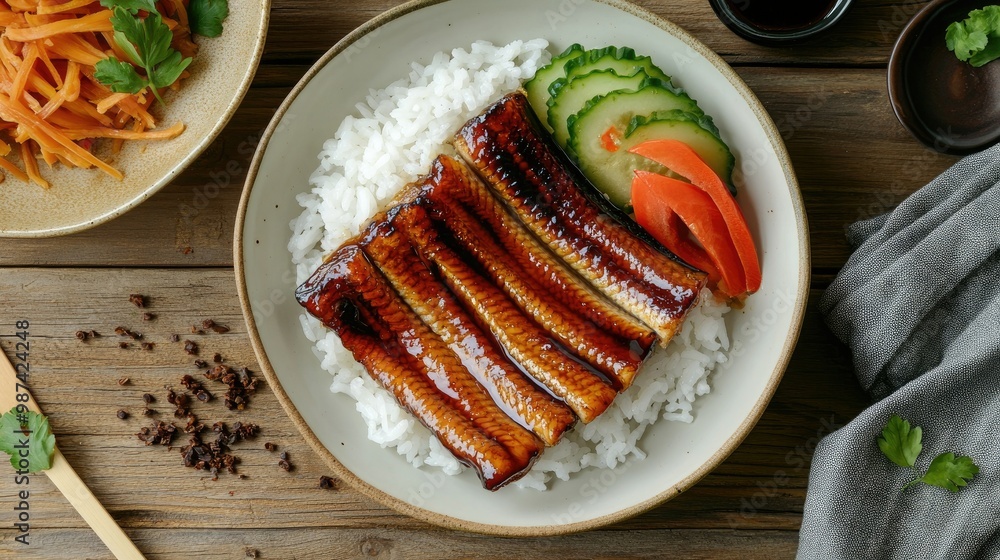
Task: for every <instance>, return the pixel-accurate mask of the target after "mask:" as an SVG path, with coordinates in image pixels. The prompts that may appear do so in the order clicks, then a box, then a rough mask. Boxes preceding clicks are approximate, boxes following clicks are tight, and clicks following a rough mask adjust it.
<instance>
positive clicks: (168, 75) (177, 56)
mask: <svg viewBox="0 0 1000 560" xmlns="http://www.w3.org/2000/svg"><path fill="white" fill-rule="evenodd" d="M189 64H191V59H190V58H183V55H181V53H179V52H177V51H173V52H172V53H171V54H170V55H169V56H168V57H167V59H166V60H164V61H162V63H161V64H160V68H159V69H158V70H157V72H156V73H155V74H153V87H158V88H165V87H170V84H172V83H174V82H176V81H177V78H179V77H180V76H181V72H183V71H184V69H185V68H187V67H188V65H189Z"/></svg>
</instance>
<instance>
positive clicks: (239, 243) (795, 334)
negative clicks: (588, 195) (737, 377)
mask: <svg viewBox="0 0 1000 560" xmlns="http://www.w3.org/2000/svg"><path fill="white" fill-rule="evenodd" d="M450 1H454V0H411V1H410V2H407V3H405V4H401V5H399V6H397V7H395V8H392V9H390V10H388V11H385V12H383V13H382V14H380V15H378V16H376V17H375V18H373V19H371V20H369V21H368V22H366V23H364V24H362V25H361V26H360V27H358V28H357V29H355V30H354V31H352V32H350V33H349V34H347V35H346V36H344V37H343V38H342V39H341V40H340V41H338V42H337V43H336V44H335V45H334V46H333V47H332V48H331V49H330V50H329V51H327V52H326V53H325V54H324V55H323V56H322V57H320V59H319V60H318V61H316V63H315V64H314V65H313V66H312V67H311V68H310V69H309V71H308V72H306V74H305V75H304V76H303V77H302V79H301V80H299V82H298V83H297V84H296V85H295V87H294V88H293V89H292V91H291V92H290V93H289V94H288V97H286V98H285V100H284V101H283V102H282V104H281V106H280V107H279V108H278V110H277V112H275V114H274V116H273V117H272V119H271V122H270V123H269V124H268V126H267V129H266V130H265V131H264V135H263V136H262V137H261V140H260V143H259V144H258V146H257V151H256V153H254V158H253V161H252V162H251V164H250V169H249V171H248V173H247V178H246V183H245V184H244V187H243V194H242V196H241V197H240V206H239V210H238V212H237V214H236V230H235V234H234V236H233V256H234V263H233V264H234V268H235V272H236V288H237V292H238V294H239V298H240V306H241V308H242V310H243V318H244V320H245V321H246V323H247V333H248V334H249V335H250V341H251V343H252V344H253V349H254V353H255V354H256V355H257V361H258V363H259V364H260V367H261V369H262V370H263V373H264V376H265V378H267V382H268V384H269V385H270V387H271V390H272V391H274V393H275V396H277V398H278V401H279V402H280V403H281V406H282V408H284V409H285V413H286V414H288V417H289V418H291V420H292V422H293V423H294V424H295V426H296V427H297V428H298V429H299V432H301V433H302V435H303V437H304V438H305V439H306V441H307V442H308V443H309V445H310V446H311V447H312V448H313V451H315V452H316V453H317V454H318V455H319V456H320V457H322V458H323V459H324V460H325V461H326V463H327V465H329V467H330V468H331V469H332V470H333V471H334V473H335V474H336V475H337V476H338V477H339V478H341V479H342V480H344V481H346V482H347V483H348V484H350V485H351V486H352V487H353V488H355V489H357V490H358V491H360V492H361V493H362V494H364V495H366V496H368V497H369V498H372V499H373V500H376V501H378V502H380V503H382V504H384V505H386V506H389V507H391V508H393V509H395V510H396V511H399V512H402V513H405V514H407V515H409V516H411V517H414V518H417V519H420V520H422V521H426V522H428V523H433V524H435V525H440V526H443V527H448V528H451V529H458V530H463V531H471V532H474V533H482V534H488V535H498V536H505V537H543V536H556V535H564V534H570V533H579V532H582V531H589V530H592V529H597V528H599V527H604V526H606V525H611V524H613V523H618V522H620V521H624V520H626V519H629V518H632V517H635V516H637V515H639V514H642V513H645V512H647V511H649V510H651V509H653V508H654V507H656V506H658V505H660V504H662V503H664V502H666V501H668V500H670V499H672V498H674V497H676V496H678V495H680V494H681V493H683V492H684V491H685V490H687V489H688V488H690V487H691V486H693V485H694V484H695V483H697V482H698V481H699V480H701V479H702V478H704V477H705V475H707V474H708V473H710V472H711V471H713V470H715V469H716V468H717V467H718V466H719V465H720V464H721V463H722V462H723V461H725V460H726V458H727V457H729V455H730V454H732V452H733V451H735V450H736V448H737V447H739V445H740V444H741V443H742V442H743V440H744V439H745V438H746V436H747V435H748V434H749V433H750V431H751V430H752V429H753V427H754V426H755V425H756V424H757V421H758V420H760V417H761V415H763V413H764V409H765V408H767V404H768V403H769V402H770V401H771V398H772V397H773V396H774V392H775V390H777V388H778V384H779V383H780V381H781V378H782V377H783V376H784V373H785V369H786V368H787V367H788V362H789V360H790V359H791V355H792V352H793V350H794V349H795V345H796V342H797V341H798V338H799V333H800V332H801V330H802V320H803V317H804V316H805V310H806V303H807V301H808V297H809V282H810V277H811V270H812V268H811V258H810V250H809V236H808V231H809V227H808V220H807V217H806V212H805V206H804V203H803V201H802V193H801V191H800V190H799V185H798V181H797V179H796V177H795V173H794V171H793V170H792V164H791V159H790V157H789V155H788V150H787V149H786V147H785V144H784V141H782V139H781V135H780V134H778V130H777V127H776V126H775V124H774V122H773V121H772V120H771V117H770V116H769V115H768V113H767V111H766V110H765V109H764V106H763V105H762V104H761V103H760V101H759V100H758V99H757V97H756V96H755V95H754V94H753V92H752V91H751V90H750V87H749V86H747V85H746V83H745V82H744V81H743V79H742V78H740V77H739V75H737V74H736V72H735V71H734V70H733V69H732V68H731V67H730V66H729V65H728V64H727V63H726V62H725V61H724V60H723V59H722V58H721V57H720V56H719V55H717V54H716V53H715V52H713V51H712V50H711V49H709V48H708V47H706V46H705V45H704V44H702V43H701V42H700V41H698V40H697V39H696V38H694V36H693V35H691V34H690V33H688V32H687V31H685V30H683V29H682V28H680V27H679V26H677V25H676V24H674V23H672V22H670V21H669V20H667V19H665V18H663V17H660V16H658V15H656V14H654V13H653V12H650V11H649V10H646V9H645V8H641V7H639V6H636V5H634V4H632V3H630V2H627V1H625V0H595V1H596V2H600V3H602V4H607V5H610V6H612V7H614V8H617V9H619V10H621V11H623V12H626V13H628V14H631V15H633V16H636V17H639V18H641V19H644V20H646V21H648V22H649V23H652V24H653V25H655V26H657V27H659V28H660V29H662V30H663V31H665V32H667V33H669V34H671V35H673V36H674V37H676V38H677V39H679V40H681V41H682V42H684V43H685V44H686V45H688V46H689V47H691V48H692V49H694V50H695V51H696V52H698V53H699V54H701V55H702V56H704V57H705V58H706V60H708V62H709V63H711V64H712V66H714V67H715V69H716V70H717V71H719V72H720V73H721V74H722V75H723V76H724V77H725V78H726V79H727V80H728V81H729V83H730V84H731V85H732V86H733V88H734V89H735V90H736V91H737V93H739V94H740V96H741V97H742V98H743V99H744V100H745V101H746V102H747V104H748V105H749V106H750V109H751V110H752V111H753V113H754V115H755V116H756V117H757V120H758V121H759V122H760V123H761V125H762V126H763V128H764V132H765V134H766V136H767V138H768V140H769V141H770V142H771V144H772V145H773V146H774V148H775V155H776V156H777V158H778V161H779V163H780V164H781V168H782V171H783V172H784V175H785V180H786V182H787V185H788V188H789V196H790V198H791V203H792V209H793V212H794V214H795V221H796V226H797V233H798V236H799V247H800V250H799V262H800V263H801V265H800V266H801V268H800V272H799V279H798V290H799V297H798V299H797V300H796V302H795V305H794V308H793V317H792V329H791V331H789V333H788V337H787V338H786V339H785V344H784V346H783V347H782V349H781V354H780V356H779V358H778V361H777V364H776V365H775V368H774V371H772V372H771V376H770V379H768V383H767V386H766V387H765V388H764V391H763V392H762V393H761V395H760V398H758V399H757V402H756V403H754V406H753V409H752V410H751V411H750V414H749V415H748V416H747V417H746V418H745V419H744V420H743V422H742V423H741V424H740V426H739V427H738V428H737V430H736V431H735V432H734V433H733V435H732V436H730V437H729V439H727V440H726V442H725V443H724V444H723V445H722V446H721V447H720V448H719V450H718V451H716V452H715V453H714V454H713V455H712V457H710V458H709V460H708V461H706V462H705V463H704V464H703V465H702V466H701V467H699V468H698V469H696V470H695V471H694V472H693V473H691V474H690V475H688V476H687V477H685V478H684V479H683V480H681V481H680V482H679V483H677V484H675V485H673V486H671V487H669V488H666V489H665V490H663V491H662V492H659V493H657V494H656V495H654V496H652V497H650V498H648V499H646V500H644V501H642V502H640V503H637V504H633V505H632V506H630V507H627V508H623V509H621V510H619V511H617V512H615V513H612V514H608V515H604V516H601V517H596V518H593V519H589V520H586V521H578V522H575V523H569V524H566V525H539V526H532V527H520V526H509V525H495V524H488V523H476V522H472V521H466V520H463V519H458V518H455V517H451V516H449V515H444V514H440V513H436V512H432V511H429V510H426V509H423V508H420V507H417V506H414V505H412V504H410V503H407V502H405V501H403V500H400V499H397V498H395V497H393V496H390V495H389V494H387V493H385V492H383V491H382V490H380V489H379V488H376V487H375V486H373V485H371V484H369V483H368V482H365V481H364V480H362V479H361V478H359V477H358V476H357V475H355V474H354V473H353V472H352V471H351V470H350V469H348V468H347V467H345V466H344V465H343V464H341V463H340V461H338V460H337V458H336V457H335V456H334V455H333V453H331V452H330V450H329V449H327V447H326V446H325V445H323V443H322V442H320V441H319V438H317V437H316V434H315V433H313V431H312V428H310V427H309V425H308V424H307V423H306V421H305V420H304V419H303V418H302V416H301V415H300V414H299V412H298V409H297V408H296V407H295V405H294V404H293V403H292V402H291V399H289V397H288V395H287V393H285V390H284V389H283V388H282V386H281V382H280V381H279V380H278V376H277V374H276V373H275V371H274V368H273V367H272V366H271V362H270V360H269V359H268V357H267V353H266V352H265V351H264V345H263V342H262V341H261V339H260V335H259V333H258V332H257V324H256V321H255V320H254V317H253V312H252V310H251V307H250V300H249V296H248V295H247V286H246V279H245V276H244V263H243V229H244V221H245V220H246V211H247V206H248V204H249V202H250V195H251V194H252V192H253V188H254V184H255V182H256V179H257V172H258V171H259V169H260V165H261V161H262V160H263V157H264V152H265V151H266V150H267V147H268V144H269V142H270V140H271V136H272V135H273V133H274V131H275V129H276V128H277V126H278V123H279V122H280V121H281V120H282V118H284V115H285V112H286V111H287V110H288V108H289V107H290V106H291V104H292V103H293V102H294V101H295V99H296V98H297V97H298V95H299V93H301V92H302V90H303V89H305V88H306V86H307V85H308V84H309V82H311V81H312V78H313V77H314V76H315V75H316V74H317V73H319V72H320V71H321V70H322V69H323V68H324V67H325V66H326V65H327V64H328V63H329V62H330V61H331V60H333V58H334V57H336V56H337V55H338V54H340V53H341V52H343V51H344V50H346V49H348V48H349V47H350V46H351V45H353V44H354V43H355V42H356V41H358V40H359V39H361V38H362V37H364V36H366V35H367V34H368V33H370V32H372V31H374V30H375V29H378V28H379V27H381V26H383V25H385V24H387V23H389V22H391V21H394V20H396V19H398V18H400V17H403V16H405V15H406V14H409V13H410V12H414V11H417V10H419V9H421V8H424V7H427V6H433V5H436V4H441V3H444V2H450Z"/></svg>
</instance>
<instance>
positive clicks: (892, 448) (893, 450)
mask: <svg viewBox="0 0 1000 560" xmlns="http://www.w3.org/2000/svg"><path fill="white" fill-rule="evenodd" d="M922 439H923V431H922V430H921V429H920V426H915V427H911V426H910V423H909V422H907V421H906V420H903V419H902V418H900V417H899V416H897V415H895V414H894V415H893V416H892V418H889V423H888V424H886V425H885V428H883V429H882V435H881V437H879V438H878V447H879V449H881V450H882V453H883V454H885V456H886V457H888V458H889V460H890V461H892V462H893V463H896V464H897V465H899V466H901V467H906V468H911V469H912V468H913V465H914V464H916V462H917V457H918V456H919V455H920V452H921V451H923V448H924V446H923V443H921V440H922ZM978 472H979V467H977V466H976V464H975V463H973V462H972V459H971V458H970V457H964V456H962V457H956V456H955V454H954V453H942V454H940V455H938V456H937V457H935V458H934V460H933V461H931V464H930V466H929V467H927V472H925V473H924V474H923V475H921V476H920V477H918V478H915V479H913V480H911V481H910V482H908V483H906V484H905V485H904V486H903V490H906V489H907V488H909V487H910V486H913V485H914V484H918V483H921V482H923V483H924V484H929V485H931V486H937V487H940V488H945V489H947V490H950V491H952V492H958V490H959V488H960V487H962V486H965V485H967V484H968V483H969V481H970V480H972V477H974V476H976V474H977V473H978Z"/></svg>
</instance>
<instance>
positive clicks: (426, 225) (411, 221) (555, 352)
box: [397, 202, 618, 422]
mask: <svg viewBox="0 0 1000 560" xmlns="http://www.w3.org/2000/svg"><path fill="white" fill-rule="evenodd" d="M397 220H398V221H399V222H400V223H401V224H403V225H404V227H405V228H406V232H407V235H408V237H409V238H410V241H411V242H412V243H413V245H414V247H415V248H416V249H417V252H418V253H419V254H420V257H421V259H422V260H424V261H425V262H427V263H429V264H430V265H431V266H432V267H433V270H434V271H435V272H436V273H437V274H439V275H440V277H441V278H442V279H443V280H444V282H445V284H447V286H448V288H449V289H450V290H451V292H452V293H454V294H455V296H456V297H457V298H458V299H459V300H460V301H461V302H462V304H463V305H464V306H465V307H466V308H467V309H469V310H470V312H472V313H473V314H474V315H475V316H476V318H477V319H478V320H479V321H480V322H481V323H482V324H483V326H484V328H486V329H487V330H489V331H490V332H491V333H492V334H493V336H494V337H496V339H497V341H499V343H500V345H501V346H503V348H504V349H505V350H506V351H507V353H508V354H510V356H511V358H513V359H514V360H515V361H516V362H517V363H518V364H519V365H520V366H521V367H522V368H524V369H525V370H526V371H528V372H529V373H530V374H531V375H532V377H534V378H535V380H536V381H538V382H540V383H542V384H543V385H545V386H546V387H547V388H548V389H549V391H551V392H552V394H554V395H555V396H557V397H559V398H560V399H562V400H563V401H564V402H565V403H566V404H567V405H568V406H569V407H570V408H571V409H573V412H575V413H576V414H577V416H579V417H580V420H582V421H584V422H590V421H592V420H594V419H595V418H597V417H598V416H600V414H601V413H603V412H604V411H605V410H607V408H608V407H609V406H611V402H612V401H614V399H615V396H617V394H618V393H617V391H616V390H615V388H614V387H612V386H611V385H610V384H609V383H607V382H606V381H605V380H604V379H603V378H602V377H601V376H600V375H599V374H598V372H597V371H596V370H595V369H593V368H591V367H589V366H588V365H587V364H585V363H583V362H581V361H579V360H576V359H574V358H573V357H572V356H570V355H569V354H567V353H566V352H564V351H563V349H562V348H561V347H560V345H559V344H558V343H557V342H556V341H555V340H553V339H552V338H551V337H549V335H548V332H546V330H545V329H544V328H543V327H542V326H541V325H539V324H538V323H536V322H535V321H533V320H532V319H531V318H530V317H528V316H527V315H525V314H524V313H523V312H522V311H521V309H519V308H518V307H517V305H516V304H515V303H514V302H513V301H511V299H510V298H509V297H507V294H505V293H504V292H503V290H501V289H500V288H499V287H497V286H495V285H494V284H493V283H492V282H490V281H489V280H488V279H487V278H486V277H484V276H483V275H481V274H480V273H479V272H478V271H477V270H476V267H475V266H474V265H473V264H472V263H470V262H469V260H470V259H467V258H465V257H464V255H463V254H462V252H461V251H460V250H458V249H457V248H456V247H455V246H454V244H453V243H451V241H453V240H452V239H449V235H448V234H447V232H446V231H444V230H443V229H442V228H440V223H436V222H434V221H433V220H432V219H431V217H430V215H429V213H428V210H427V208H426V205H424V204H420V203H419V202H418V203H411V204H404V205H402V206H400V207H399V210H398V217H397Z"/></svg>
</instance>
